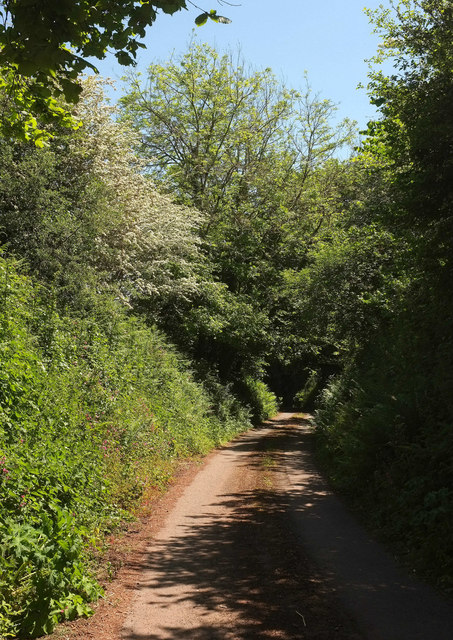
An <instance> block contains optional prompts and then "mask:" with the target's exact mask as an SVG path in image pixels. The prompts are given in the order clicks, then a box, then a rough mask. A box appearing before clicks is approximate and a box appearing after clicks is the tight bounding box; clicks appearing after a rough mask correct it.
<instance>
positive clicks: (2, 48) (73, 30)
mask: <svg viewBox="0 0 453 640" xmlns="http://www.w3.org/2000/svg"><path fill="white" fill-rule="evenodd" d="M190 4H193V3H190ZM31 8H32V10H31ZM186 8H187V7H186V2H185V0H165V1H160V0H153V2H152V3H151V2H141V1H138V0H121V1H116V2H112V1H111V0H97V2H96V3H89V2H76V3H66V4H65V5H62V4H61V2H58V1H52V2H51V1H49V0H47V1H46V2H42V3H39V4H33V5H31V4H30V2H29V1H28V0H3V1H2V2H1V3H0V19H1V23H0V65H1V72H0V88H1V89H3V90H4V93H5V96H7V97H6V98H5V102H6V108H5V109H4V110H3V114H2V119H1V122H0V127H1V130H2V133H3V134H4V135H7V136H10V135H12V136H14V137H17V138H19V139H21V140H24V141H25V140H32V141H34V142H35V143H36V144H37V145H38V146H43V144H44V143H45V142H46V141H48V140H49V138H50V137H51V135H50V134H49V131H48V130H47V129H45V128H42V123H43V122H44V123H49V122H53V121H56V122H59V123H60V124H61V125H63V126H66V127H74V128H77V126H78V125H79V122H78V120H77V119H75V118H73V117H72V116H71V114H70V112H69V111H68V110H67V109H66V108H65V107H63V106H62V105H61V104H60V103H59V102H58V98H59V97H61V96H64V98H65V100H66V102H69V103H75V102H77V100H78V98H79V96H80V93H81V91H82V87H81V84H80V75H81V73H82V72H84V71H85V70H86V69H87V68H90V69H92V70H94V71H97V70H96V67H95V66H94V65H93V64H92V63H91V62H89V60H88V58H89V57H93V58H97V59H103V58H105V56H106V54H107V51H113V52H114V54H115V57H116V58H117V60H118V62H119V63H120V64H122V65H131V64H134V63H135V58H136V55H137V51H138V50H139V49H140V48H144V47H145V45H144V43H143V38H144V37H145V29H146V27H148V26H150V25H152V24H153V23H154V21H155V19H156V17H157V13H158V11H163V12H164V13H168V14H173V13H175V12H176V11H179V10H181V9H186ZM203 16H206V17H207V18H210V19H211V20H214V21H215V22H223V23H228V22H230V20H228V18H224V17H223V16H218V15H217V12H216V10H211V11H210V12H209V13H208V12H205V13H204V14H203ZM207 18H206V19H207ZM196 23H197V24H198V25H200V16H199V17H198V18H196ZM38 118H39V120H40V123H39V124H38V122H37V119H38Z"/></svg>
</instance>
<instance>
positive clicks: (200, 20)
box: [195, 9, 231, 27]
mask: <svg viewBox="0 0 453 640" xmlns="http://www.w3.org/2000/svg"><path fill="white" fill-rule="evenodd" d="M208 20H213V21H214V22H218V23H220V24H230V23H231V20H230V19H229V18H225V16H218V15H217V11H216V10H215V9H211V11H210V12H209V13H208V12H207V11H205V12H204V13H201V14H200V15H199V16H197V17H196V18H195V24H196V25H197V27H202V26H203V25H204V24H206V22H207V21H208Z"/></svg>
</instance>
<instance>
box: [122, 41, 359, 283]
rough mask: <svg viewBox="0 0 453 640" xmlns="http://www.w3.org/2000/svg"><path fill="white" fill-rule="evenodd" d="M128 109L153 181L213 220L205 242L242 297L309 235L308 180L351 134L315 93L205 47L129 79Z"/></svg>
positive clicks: (348, 125)
mask: <svg viewBox="0 0 453 640" xmlns="http://www.w3.org/2000/svg"><path fill="white" fill-rule="evenodd" d="M122 105H123V109H124V115H125V118H126V119H127V120H128V121H130V122H132V123H133V125H134V126H135V128H136V129H137V130H138V131H139V132H140V134H141V140H142V142H141V146H140V151H141V154H142V155H143V157H144V158H145V159H146V162H147V166H148V170H149V171H150V173H151V175H153V176H154V177H155V179H156V180H158V181H160V182H161V183H162V184H163V185H164V186H165V187H166V188H167V189H168V190H169V191H170V192H171V193H173V194H175V195H176V197H177V198H178V200H179V201H180V202H182V203H185V204H190V205H192V206H195V207H196V208H198V209H199V210H200V211H202V212H204V213H205V214H206V216H207V218H206V224H205V225H204V227H203V228H202V237H203V238H204V239H205V241H206V244H207V246H208V250H209V252H210V255H211V257H213V259H214V262H215V263H216V264H217V267H218V273H219V276H220V278H221V279H222V280H223V281H224V282H226V283H227V284H228V286H229V287H230V288H231V289H232V290H233V291H238V292H239V291H241V292H247V291H249V292H250V285H251V283H252V281H253V279H254V277H256V274H257V273H259V272H260V270H261V271H264V272H265V271H266V270H267V266H269V265H270V264H271V262H272V259H271V257H272V256H273V255H275V258H276V260H279V258H280V256H277V254H278V251H279V249H280V248H281V246H282V244H284V242H283V237H284V236H285V237H286V236H288V235H289V234H290V233H297V231H296V229H297V230H298V238H299V239H301V238H302V234H303V231H304V230H306V228H307V227H306V223H308V219H309V217H310V216H307V215H306V211H307V207H306V206H305V205H306V198H305V196H306V193H307V190H308V189H307V184H308V180H309V179H310V178H311V176H312V175H313V173H314V171H315V170H316V168H318V167H320V166H321V165H322V164H323V163H324V162H326V161H327V159H329V158H330V157H331V155H332V153H334V152H335V150H337V149H338V148H339V147H341V146H342V145H344V144H346V143H348V142H349V141H350V140H351V130H352V129H353V127H352V125H351V123H349V122H345V123H342V124H341V125H340V126H339V127H338V128H335V127H332V125H331V123H330V122H329V120H331V118H332V115H333V113H334V110H335V107H334V105H332V103H331V102H329V101H328V100H320V99H319V98H318V96H313V95H312V94H311V92H310V90H309V87H307V88H306V90H305V92H304V93H303V95H300V94H299V93H298V92H297V91H292V90H291V91H289V90H286V89H285V88H284V87H282V86H281V85H280V83H279V82H278V81H277V80H276V78H275V76H274V75H273V73H272V71H271V70H270V69H266V70H264V71H256V72H248V71H247V70H246V69H244V66H243V63H242V61H241V59H240V57H237V58H234V57H233V56H232V55H231V54H230V55H219V54H218V53H217V52H216V51H215V50H214V49H212V48H211V47H209V46H207V45H201V46H200V45H193V46H192V47H191V48H190V49H189V50H188V52H187V53H185V54H184V55H182V56H181V57H180V58H179V59H171V60H170V61H169V62H168V63H167V64H165V65H156V64H154V65H151V66H150V68H149V70H148V76H147V79H146V81H145V83H143V82H142V79H141V77H140V76H132V77H131V78H130V91H129V93H128V94H127V95H126V96H125V97H124V98H123V99H122ZM316 224H317V223H316ZM294 244H296V243H294ZM266 265H267V266H266ZM252 272H254V273H255V276H253V273H252ZM261 290H262V288H261Z"/></svg>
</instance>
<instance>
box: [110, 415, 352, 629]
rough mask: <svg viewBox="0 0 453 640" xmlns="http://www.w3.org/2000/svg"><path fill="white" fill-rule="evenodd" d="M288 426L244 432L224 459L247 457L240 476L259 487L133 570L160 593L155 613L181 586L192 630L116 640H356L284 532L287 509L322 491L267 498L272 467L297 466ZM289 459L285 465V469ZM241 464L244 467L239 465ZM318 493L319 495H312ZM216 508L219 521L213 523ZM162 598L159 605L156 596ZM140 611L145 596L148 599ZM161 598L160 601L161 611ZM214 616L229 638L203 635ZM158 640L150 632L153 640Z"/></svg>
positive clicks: (310, 501) (226, 500)
mask: <svg viewBox="0 0 453 640" xmlns="http://www.w3.org/2000/svg"><path fill="white" fill-rule="evenodd" d="M294 422H295V421H294V418H293V419H292V420H291V421H288V424H286V425H285V424H282V421H279V422H278V429H275V430H271V431H269V432H268V433H267V434H266V435H265V437H264V438H263V429H267V430H269V427H272V426H273V425H272V423H267V425H265V426H264V427H263V429H256V430H255V431H253V432H251V434H250V435H249V436H247V439H246V440H245V441H244V440H239V441H236V442H234V443H233V444H231V445H229V446H228V447H226V448H225V449H224V451H225V452H226V453H227V454H228V452H231V453H235V452H237V451H238V450H240V451H243V452H249V455H247V456H246V464H247V466H248V468H250V466H252V467H254V468H255V469H256V471H257V472H259V473H257V477H259V478H260V485H259V486H258V487H257V488H256V490H253V491H246V492H238V493H235V494H229V495H224V496H221V500H219V502H218V503H216V504H215V505H210V507H211V506H212V508H213V510H214V509H215V511H216V515H212V517H211V513H210V508H209V507H208V508H207V509H206V512H205V513H202V514H199V515H198V516H196V517H193V518H191V520H190V521H189V523H188V524H187V525H186V526H185V530H184V531H183V532H181V535H178V536H177V537H174V538H172V539H170V540H167V541H165V543H161V542H157V543H156V544H155V545H153V551H152V553H150V554H147V555H146V556H145V557H144V558H142V559H139V560H138V561H137V564H138V565H139V566H140V567H142V568H145V569H150V570H151V571H152V572H153V573H152V575H153V578H152V581H150V582H148V583H147V584H144V585H143V587H142V588H149V587H151V588H152V589H154V590H158V591H159V593H160V605H159V606H160V607H162V606H163V607H166V606H170V603H171V606H174V596H173V594H170V592H171V591H172V590H173V589H174V588H175V587H176V586H178V585H179V586H181V585H182V589H181V590H180V591H179V595H178V598H179V602H180V604H181V605H182V606H183V607H189V608H190V610H191V611H192V610H193V611H197V610H199V620H198V622H199V626H198V627H197V628H196V629H194V628H193V627H192V628H190V629H187V628H182V626H183V625H181V624H180V625H179V627H178V626H177V625H175V626H172V625H168V626H167V627H166V628H162V629H161V630H160V631H159V632H158V634H157V635H137V634H136V633H132V634H129V635H126V636H123V637H124V638H125V640H144V639H145V638H146V640H158V639H162V638H173V639H174V640H178V639H182V638H190V639H191V640H199V639H200V640H204V639H206V640H207V639H213V640H214V639H218V640H226V639H229V638H232V639H233V638H241V639H242V638H250V639H252V638H256V639H261V638H263V639H264V638H281V639H284V640H289V639H296V638H298V639H299V638H300V639H302V638H307V639H308V638H311V639H317V640H334V639H335V640H346V639H348V640H356V639H359V638H361V637H362V636H360V635H359V634H358V633H357V632H356V631H355V630H354V627H353V625H352V623H351V622H350V620H349V619H348V618H347V617H346V616H345V615H344V614H343V613H342V612H340V610H339V608H338V606H337V603H336V601H335V599H334V598H333V596H332V585H331V583H330V581H329V579H328V577H326V576H325V575H324V576H323V577H321V575H320V574H319V573H318V571H317V570H316V568H315V566H314V564H313V562H311V561H310V560H309V559H308V557H307V556H305V555H304V554H303V552H302V551H301V547H300V544H298V542H297V540H296V538H295V534H294V533H293V532H292V530H291V522H292V521H291V519H290V515H289V514H291V513H292V512H293V511H294V509H299V510H300V509H310V508H312V507H313V505H314V504H315V503H316V502H317V501H318V500H320V499H322V496H323V489H322V487H316V485H315V486H313V485H311V489H310V491H309V492H306V493H305V494H304V500H305V501H306V503H305V504H302V503H301V501H300V492H299V490H297V489H296V490H295V491H289V492H283V491H279V490H277V489H276V488H275V486H276V484H277V475H278V474H279V473H280V471H279V469H280V462H281V460H280V458H281V457H283V456H284V457H285V459H286V463H287V464H288V463H289V464H297V461H296V460H294V461H293V460H292V458H291V452H293V453H296V452H300V444H301V443H300V438H301V437H303V438H305V437H306V438H308V439H309V438H310V437H311V436H310V434H309V432H308V431H307V432H306V433H303V434H302V435H301V433H298V432H296V431H295V430H294V427H292V426H291V425H294ZM288 456H289V459H288ZM244 464H245V463H244ZM318 489H319V493H318ZM219 506H221V508H222V509H221V513H222V514H225V515H222V516H221V517H220V518H219V516H218V509H217V508H218V507H219ZM166 591H167V592H168V596H167V597H168V604H166V603H165V594H166ZM149 593H150V599H149V602H150V603H151V602H152V599H153V595H152V594H153V591H152V590H150V591H149ZM162 594H164V601H163V602H162ZM216 611H217V612H220V613H223V614H224V615H223V616H222V619H228V615H229V614H231V620H232V624H231V628H229V627H228V625H227V626H223V627H222V628H217V629H216V628H213V627H212V626H210V625H209V624H206V625H204V620H203V616H207V615H209V614H210V612H216ZM156 633H157V632H156Z"/></svg>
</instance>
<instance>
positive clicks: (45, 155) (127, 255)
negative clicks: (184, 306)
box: [0, 78, 203, 306]
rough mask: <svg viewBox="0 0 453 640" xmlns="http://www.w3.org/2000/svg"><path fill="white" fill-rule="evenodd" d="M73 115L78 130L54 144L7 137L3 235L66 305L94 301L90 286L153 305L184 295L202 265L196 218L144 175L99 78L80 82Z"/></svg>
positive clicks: (0, 215) (1, 187) (0, 217)
mask: <svg viewBox="0 0 453 640" xmlns="http://www.w3.org/2000/svg"><path fill="white" fill-rule="evenodd" d="M75 113H76V115H77V117H79V118H83V120H84V122H85V124H84V126H83V128H81V129H80V130H79V131H78V132H77V133H72V134H67V133H66V132H63V133H61V132H60V134H59V143H58V145H56V146H54V147H53V148H52V149H45V150H41V151H39V152H37V151H36V149H35V148H34V146H33V145H31V144H24V143H18V142H13V143H10V144H8V143H6V142H4V143H3V145H2V149H1V151H0V154H1V157H2V167H3V170H2V179H1V181H0V202H1V209H0V241H2V242H4V243H7V245H8V249H9V251H10V252H12V253H14V254H15V255H17V256H20V257H22V258H25V259H26V260H27V262H28V264H29V265H30V267H31V269H32V270H33V272H34V273H35V274H36V275H38V276H39V277H40V278H42V279H44V280H45V281H46V282H47V283H48V284H49V285H51V286H53V287H54V288H55V289H56V290H57V291H58V296H59V298H60V300H61V301H62V302H63V303H64V304H67V305H72V306H74V305H77V304H79V305H80V304H90V302H89V297H90V295H91V294H90V291H93V290H94V289H97V290H98V291H99V290H100V289H102V290H103V291H106V290H110V291H114V292H115V294H116V295H119V296H121V298H122V299H123V300H125V301H126V302H128V303H130V300H131V298H132V297H133V296H138V295H143V294H145V293H146V294H147V295H148V296H151V297H152V298H153V300H155V301H156V304H157V301H160V303H161V302H162V299H167V300H168V299H172V300H174V302H175V304H176V303H177V301H178V300H179V299H183V300H188V299H190V297H191V295H193V294H194V293H195V292H196V291H197V290H198V287H199V284H198V281H199V280H200V279H201V276H200V275H199V272H200V271H201V270H202V263H203V260H202V258H201V256H200V253H199V250H198V245H199V241H198V238H197V235H196V230H197V228H198V226H199V224H200V215H199V214H198V213H197V212H195V211H194V210H189V209H188V208H186V207H181V206H176V205H175V204H174V203H173V202H172V201H171V199H170V198H169V197H168V196H165V195H163V194H161V193H159V192H158V191H157V189H156V188H155V186H154V185H153V183H152V182H151V180H149V179H148V178H145V177H144V176H143V175H142V173H141V164H140V162H139V161H138V159H136V158H135V157H134V155H133V154H132V151H131V148H132V145H133V142H134V140H135V136H134V134H133V133H132V132H131V131H130V130H129V129H127V127H125V126H123V125H120V124H118V123H115V122H114V121H113V119H112V118H113V116H114V109H112V108H110V107H109V106H108V105H106V104H105V102H104V101H103V87H102V84H101V83H100V82H98V81H97V80H95V79H94V78H90V79H88V80H87V81H86V82H85V84H84V93H83V95H82V98H81V100H80V102H79V105H78V107H77V110H76V112H75ZM18 211H19V212H20V215H19V216H18Z"/></svg>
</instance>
